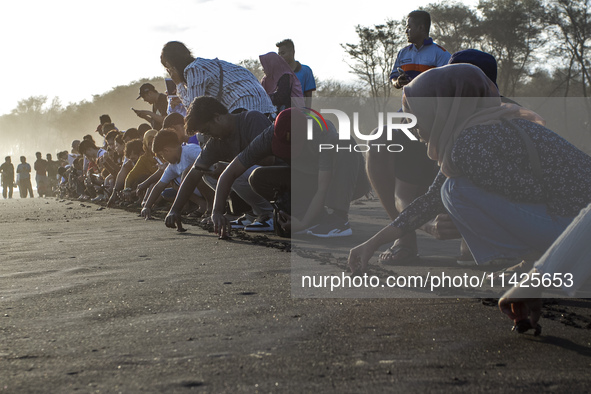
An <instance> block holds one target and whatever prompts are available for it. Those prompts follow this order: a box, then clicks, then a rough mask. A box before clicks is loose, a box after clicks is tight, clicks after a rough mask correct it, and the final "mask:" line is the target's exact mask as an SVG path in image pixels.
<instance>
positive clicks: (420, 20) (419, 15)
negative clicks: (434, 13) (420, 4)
mask: <svg viewBox="0 0 591 394" xmlns="http://www.w3.org/2000/svg"><path fill="white" fill-rule="evenodd" d="M408 18H412V19H413V20H414V21H415V22H416V23H417V24H419V25H423V26H424V28H425V32H426V33H427V34H429V29H430V28H431V15H429V13H428V12H427V11H422V10H416V11H412V12H411V13H410V14H408Z"/></svg>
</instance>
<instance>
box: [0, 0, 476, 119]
mask: <svg viewBox="0 0 591 394" xmlns="http://www.w3.org/2000/svg"><path fill="white" fill-rule="evenodd" d="M430 2H433V1H426V0H419V1H418V2H414V3H411V2H408V1H404V2H402V1H384V0H364V1H358V0H356V1H350V0H339V1H337V0H316V1H314V0H295V1H288V2H281V1H270V0H176V1H161V0H160V1H152V0H141V1H140V0H117V1H114V0H103V1H80V0H78V1H70V0H53V1H47V0H43V1H41V0H30V1H27V0H21V1H18V2H16V1H13V2H4V1H3V2H2V16H3V18H2V23H0V37H1V40H2V50H3V56H2V58H3V59H2V65H1V66H0V67H1V70H2V72H1V75H2V77H3V81H2V83H1V84H0V85H1V86H2V87H3V89H2V90H3V92H2V95H0V115H2V114H6V113H9V112H10V111H11V110H12V109H14V108H15V107H16V104H17V102H18V101H19V100H21V99H23V98H27V97H30V96H34V95H35V96H36V95H45V96H48V98H49V100H48V101H51V99H52V98H53V97H55V96H57V97H59V98H60V99H61V101H62V104H64V105H65V104H68V103H69V102H78V101H80V100H83V99H88V100H89V99H91V98H92V95H93V94H102V93H104V92H106V91H108V90H109V89H111V88H113V87H115V86H118V85H126V84H128V83H130V82H131V81H134V80H138V79H141V78H149V77H154V76H163V77H164V75H165V72H164V69H163V67H162V66H161V64H160V51H161V49H162V46H163V45H164V44H165V43H166V42H168V41H172V40H178V41H182V42H184V43H185V44H186V45H187V46H188V47H189V48H190V49H191V50H192V51H193V53H194V55H195V56H198V57H205V58H214V57H218V58H220V59H223V60H227V61H230V62H238V61H240V60H242V59H247V58H257V57H258V55H260V54H264V53H267V52H269V51H275V50H276V47H275V43H276V42H277V41H280V40H282V39H284V38H291V39H292V40H293V41H294V43H295V45H296V59H297V60H300V61H301V62H302V63H304V64H308V65H309V66H310V67H311V68H312V70H313V71H314V73H315V75H317V77H319V78H321V79H326V78H336V79H341V80H351V79H352V76H351V74H349V73H348V66H347V65H346V64H345V62H344V60H346V57H345V54H344V51H343V49H342V48H341V47H340V45H339V44H342V43H347V42H349V43H352V42H357V37H356V34H355V25H357V24H361V25H366V26H369V25H374V24H379V23H382V22H383V21H385V20H386V19H387V18H392V19H400V18H402V17H403V16H404V15H405V14H407V13H408V12H410V11H412V10H413V9H414V8H416V7H418V5H421V4H428V3H430ZM470 3H472V1H470ZM281 4H289V5H281ZM360 4H361V5H362V7H359V5H360ZM173 7H174V8H173Z"/></svg>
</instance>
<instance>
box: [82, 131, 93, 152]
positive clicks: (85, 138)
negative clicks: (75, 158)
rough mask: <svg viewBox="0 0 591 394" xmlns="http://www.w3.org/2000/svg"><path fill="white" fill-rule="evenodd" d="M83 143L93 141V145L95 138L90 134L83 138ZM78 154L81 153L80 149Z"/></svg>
mask: <svg viewBox="0 0 591 394" xmlns="http://www.w3.org/2000/svg"><path fill="white" fill-rule="evenodd" d="M82 141H83V142H84V141H92V143H93V144H94V143H95V142H94V138H92V135H90V134H86V135H85V136H84V137H82ZM81 143H82V142H81ZM78 152H80V149H78Z"/></svg>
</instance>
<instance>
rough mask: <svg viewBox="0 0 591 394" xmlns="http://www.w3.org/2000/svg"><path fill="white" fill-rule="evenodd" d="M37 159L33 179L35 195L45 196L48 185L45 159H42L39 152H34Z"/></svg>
mask: <svg viewBox="0 0 591 394" xmlns="http://www.w3.org/2000/svg"><path fill="white" fill-rule="evenodd" d="M35 156H36V157H37V160H36V161H35V164H34V167H35V181H36V182H37V195H38V196H39V197H43V196H47V187H48V185H49V182H48V179H47V161H46V160H45V159H43V156H42V155H41V152H37V153H35Z"/></svg>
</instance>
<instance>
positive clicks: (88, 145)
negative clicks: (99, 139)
mask: <svg viewBox="0 0 591 394" xmlns="http://www.w3.org/2000/svg"><path fill="white" fill-rule="evenodd" d="M89 149H98V148H97V147H96V145H95V144H94V141H89V140H86V139H85V140H83V141H82V142H81V143H80V146H79V147H78V152H80V154H81V155H83V154H84V153H85V152H86V151H87V150H89Z"/></svg>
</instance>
